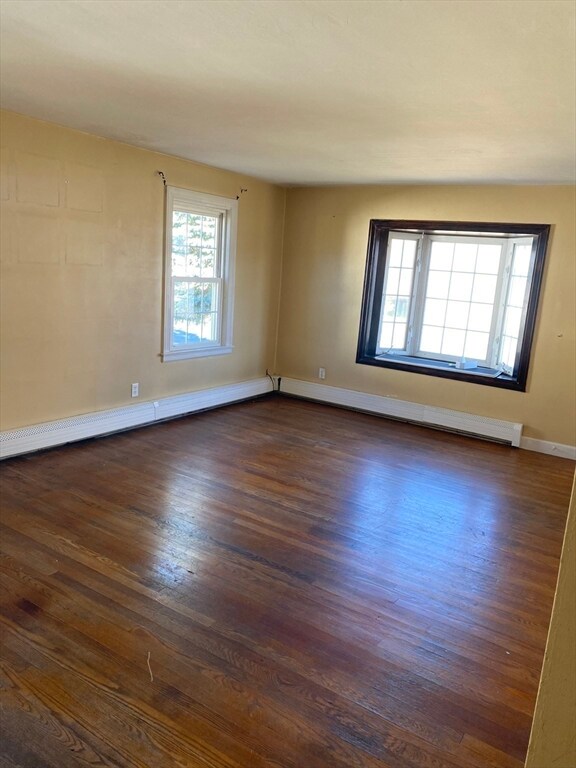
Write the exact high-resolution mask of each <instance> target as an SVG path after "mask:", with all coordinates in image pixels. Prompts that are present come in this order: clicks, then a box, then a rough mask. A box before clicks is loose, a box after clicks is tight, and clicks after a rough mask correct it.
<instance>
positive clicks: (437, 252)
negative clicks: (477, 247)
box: [430, 240, 454, 270]
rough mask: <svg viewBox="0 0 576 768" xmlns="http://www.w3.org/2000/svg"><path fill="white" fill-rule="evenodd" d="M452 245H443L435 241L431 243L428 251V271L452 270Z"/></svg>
mask: <svg viewBox="0 0 576 768" xmlns="http://www.w3.org/2000/svg"><path fill="white" fill-rule="evenodd" d="M453 252H454V243H443V242H439V241H437V240H434V241H433V242H432V246H431V251H430V269H438V270H450V269H452V254H453Z"/></svg>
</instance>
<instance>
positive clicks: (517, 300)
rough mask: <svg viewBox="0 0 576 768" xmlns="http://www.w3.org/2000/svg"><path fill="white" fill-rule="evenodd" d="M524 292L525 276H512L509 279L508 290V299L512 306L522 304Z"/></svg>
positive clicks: (520, 305)
mask: <svg viewBox="0 0 576 768" xmlns="http://www.w3.org/2000/svg"><path fill="white" fill-rule="evenodd" d="M525 293H526V278H525V277H513V278H512V279H511V280H510V290H509V292H508V301H507V304H509V305H510V306H512V307H522V306H524V295H525Z"/></svg>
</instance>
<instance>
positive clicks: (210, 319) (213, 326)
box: [201, 312, 218, 342]
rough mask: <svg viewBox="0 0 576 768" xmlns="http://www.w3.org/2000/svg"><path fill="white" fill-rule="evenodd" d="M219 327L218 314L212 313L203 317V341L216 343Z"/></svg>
mask: <svg viewBox="0 0 576 768" xmlns="http://www.w3.org/2000/svg"><path fill="white" fill-rule="evenodd" d="M217 333H218V327H217V318H216V313H215V312H211V313H210V314H208V315H203V316H202V336H201V341H203V342H206V341H209V342H215V341H218V339H217Z"/></svg>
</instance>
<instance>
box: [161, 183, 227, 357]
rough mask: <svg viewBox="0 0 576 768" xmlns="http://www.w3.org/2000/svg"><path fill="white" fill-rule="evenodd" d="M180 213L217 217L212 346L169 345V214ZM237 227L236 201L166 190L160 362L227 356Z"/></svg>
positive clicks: (171, 314) (170, 340) (172, 279)
mask: <svg viewBox="0 0 576 768" xmlns="http://www.w3.org/2000/svg"><path fill="white" fill-rule="evenodd" d="M175 208H176V210H183V211H189V212H190V213H200V214H202V213H204V214H206V215H209V216H221V217H222V219H221V221H222V225H221V233H220V248H219V260H220V276H219V277H218V278H214V280H217V281H218V282H219V283H220V285H221V297H220V311H219V318H218V320H219V323H218V324H219V334H218V336H219V340H218V343H216V344H206V343H202V344H189V345H186V346H184V345H178V346H177V347H174V346H173V344H172V327H173V287H172V286H173V281H174V277H173V275H172V215H173V211H174V209H175ZM237 228H238V200H237V199H236V198H228V197H220V196H218V195H210V194H207V193H205V192H195V191H193V190H190V189H180V188H178V187H171V186H168V187H166V215H165V244H164V331H163V346H162V360H163V361H164V362H172V361H176V360H190V359H193V358H198V357H211V356H213V355H227V354H230V353H231V352H232V351H233V349H234V347H233V343H232V333H233V318H234V276H235V264H236V241H237Z"/></svg>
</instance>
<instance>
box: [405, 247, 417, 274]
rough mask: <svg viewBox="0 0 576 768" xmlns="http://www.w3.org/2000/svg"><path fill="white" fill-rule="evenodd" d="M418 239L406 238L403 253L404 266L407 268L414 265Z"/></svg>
mask: <svg viewBox="0 0 576 768" xmlns="http://www.w3.org/2000/svg"><path fill="white" fill-rule="evenodd" d="M416 245H417V241H416V240H404V253H403V255H402V266H403V267H405V268H407V269H412V268H413V267H414V259H415V257H416Z"/></svg>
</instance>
